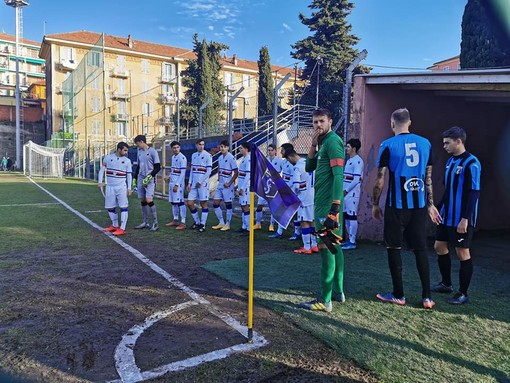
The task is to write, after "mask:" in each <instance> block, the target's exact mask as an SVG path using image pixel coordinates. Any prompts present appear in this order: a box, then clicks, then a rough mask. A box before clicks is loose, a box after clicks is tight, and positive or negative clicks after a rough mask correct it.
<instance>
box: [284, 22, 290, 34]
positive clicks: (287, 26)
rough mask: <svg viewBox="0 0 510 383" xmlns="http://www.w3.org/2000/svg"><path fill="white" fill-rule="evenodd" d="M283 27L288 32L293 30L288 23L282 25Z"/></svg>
mask: <svg viewBox="0 0 510 383" xmlns="http://www.w3.org/2000/svg"><path fill="white" fill-rule="evenodd" d="M282 26H283V28H285V29H286V30H288V31H290V32H292V28H291V27H290V26H289V24H287V23H283V24H282Z"/></svg>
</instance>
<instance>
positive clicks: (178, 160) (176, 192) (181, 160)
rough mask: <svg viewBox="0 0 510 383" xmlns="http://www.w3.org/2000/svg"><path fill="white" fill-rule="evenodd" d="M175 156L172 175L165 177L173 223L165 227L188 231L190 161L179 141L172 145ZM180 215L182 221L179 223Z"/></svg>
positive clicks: (171, 170) (173, 157) (171, 168)
mask: <svg viewBox="0 0 510 383" xmlns="http://www.w3.org/2000/svg"><path fill="white" fill-rule="evenodd" d="M170 147H171V148H172V152H173V156H172V162H171V165H170V174H169V175H168V176H166V177H165V181H168V201H169V202H170V203H171V204H172V214H173V221H171V222H169V223H167V224H165V226H175V229H176V230H184V229H186V205H185V203H184V188H185V185H186V183H185V177H186V168H187V166H188V160H187V159H186V156H185V155H184V154H182V153H181V144H179V142H177V141H172V142H171V143H170ZM179 215H180V217H181V220H180V221H179Z"/></svg>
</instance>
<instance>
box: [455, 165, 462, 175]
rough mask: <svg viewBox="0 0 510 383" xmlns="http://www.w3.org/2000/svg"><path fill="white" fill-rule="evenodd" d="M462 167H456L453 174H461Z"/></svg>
mask: <svg viewBox="0 0 510 383" xmlns="http://www.w3.org/2000/svg"><path fill="white" fill-rule="evenodd" d="M462 169H463V168H462V166H457V169H455V174H460V173H462Z"/></svg>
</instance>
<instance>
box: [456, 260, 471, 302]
mask: <svg viewBox="0 0 510 383" xmlns="http://www.w3.org/2000/svg"><path fill="white" fill-rule="evenodd" d="M472 275H473V261H472V260H471V258H469V259H466V260H465V261H460V270H459V285H460V287H459V291H460V292H461V293H462V294H464V295H465V296H467V291H468V289H469V284H470V283H471V276H472Z"/></svg>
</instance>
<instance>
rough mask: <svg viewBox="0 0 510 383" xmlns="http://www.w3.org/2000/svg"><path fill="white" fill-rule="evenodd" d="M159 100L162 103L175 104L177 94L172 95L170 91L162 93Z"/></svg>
mask: <svg viewBox="0 0 510 383" xmlns="http://www.w3.org/2000/svg"><path fill="white" fill-rule="evenodd" d="M159 101H160V102H161V103H162V104H176V103H177V96H174V95H173V94H171V93H163V94H161V95H160V96H159Z"/></svg>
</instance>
